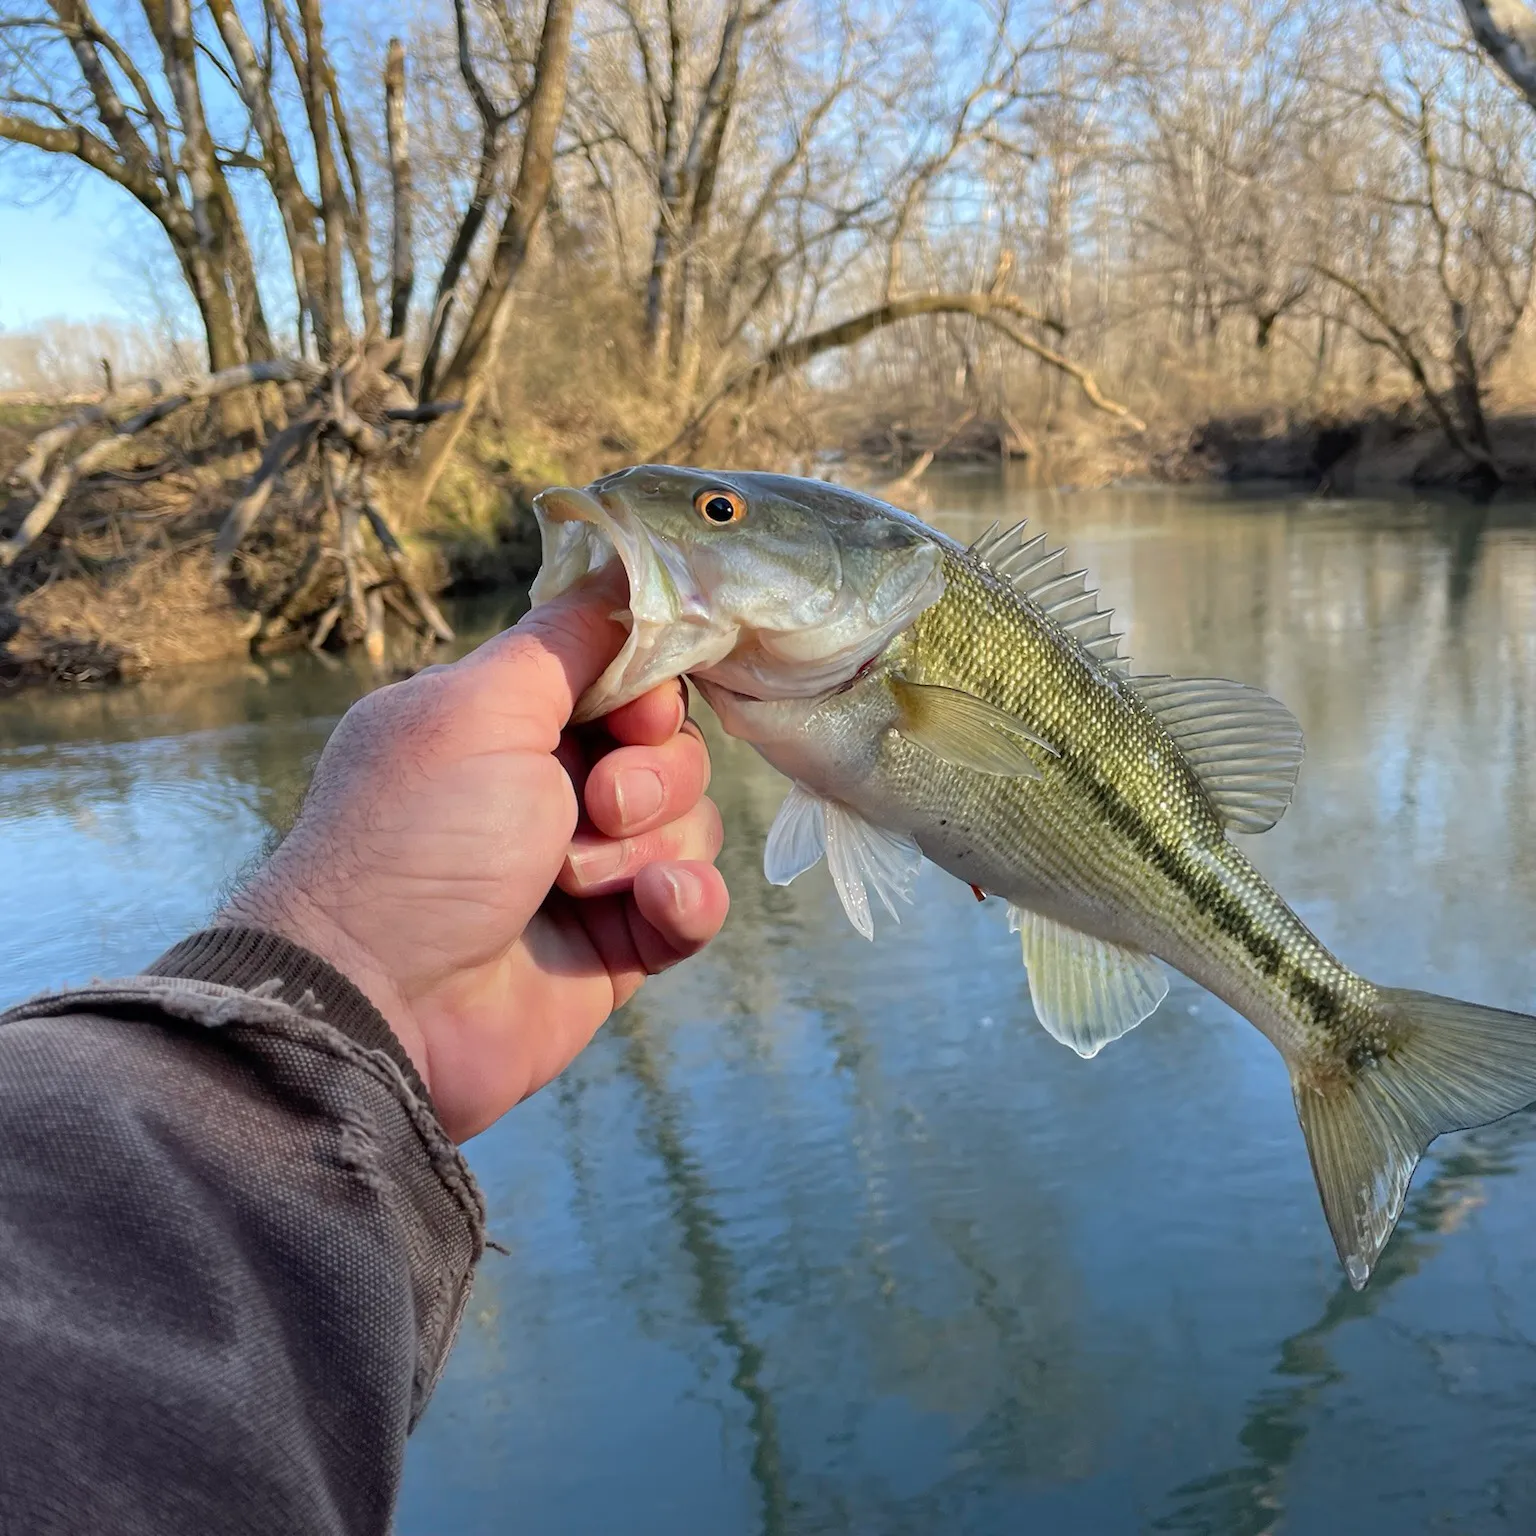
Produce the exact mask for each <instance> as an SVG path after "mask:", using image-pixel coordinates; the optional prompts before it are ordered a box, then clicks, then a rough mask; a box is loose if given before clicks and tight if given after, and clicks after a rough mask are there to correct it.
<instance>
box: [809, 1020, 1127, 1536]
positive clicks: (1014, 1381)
mask: <svg viewBox="0 0 1536 1536" xmlns="http://www.w3.org/2000/svg"><path fill="white" fill-rule="evenodd" d="M930 1001H931V1000H930V999H928V998H926V997H923V998H912V999H909V1006H912V1005H915V1006H917V1007H919V1008H921V1007H923V1006H924V1005H925V1004H928V1003H930ZM822 1018H823V1021H824V1022H823V1028H824V1029H825V1031H826V1033H827V1036H828V1038H829V1040H830V1042H831V1043H832V1045H833V1047H834V1049H835V1050H836V1053H837V1062H838V1067H839V1070H840V1071H842V1072H843V1073H845V1074H846V1075H847V1076H848V1078H849V1080H850V1084H851V1098H852V1108H853V1114H854V1123H853V1125H852V1126H851V1127H850V1132H849V1137H848V1143H849V1145H848V1154H847V1156H848V1161H849V1165H850V1169H851V1171H852V1173H853V1174H854V1176H855V1177H856V1179H857V1181H858V1183H857V1186H856V1189H855V1191H853V1192H851V1193H852V1195H853V1198H854V1199H855V1201H856V1206H857V1216H856V1219H857V1223H858V1241H857V1246H856V1247H855V1248H854V1249H853V1250H852V1252H851V1253H850V1264H853V1265H856V1266H857V1267H858V1268H859V1269H862V1270H864V1271H865V1272H866V1273H867V1274H868V1275H869V1277H870V1280H871V1281H872V1284H870V1285H869V1287H868V1289H867V1291H866V1292H865V1293H864V1294H863V1295H862V1296H861V1297H860V1298H859V1302H860V1304H859V1305H857V1307H856V1308H854V1309H852V1315H853V1317H854V1318H855V1319H856V1321H857V1324H858V1327H859V1332H860V1334H861V1335H862V1342H863V1344H864V1347H865V1349H866V1351H867V1356H868V1361H869V1370H870V1373H871V1375H872V1378H873V1383H874V1386H875V1389H876V1393H877V1395H887V1394H889V1395H897V1396H900V1397H901V1398H903V1399H904V1400H905V1401H906V1402H907V1403H908V1404H910V1405H911V1407H912V1408H914V1409H915V1410H917V1411H920V1412H925V1413H936V1414H944V1415H947V1416H950V1417H952V1418H953V1419H954V1420H955V1421H956V1424H957V1426H963V1427H962V1428H961V1432H960V1436H959V1438H958V1440H957V1442H956V1444H955V1446H954V1447H953V1449H952V1456H954V1457H958V1458H959V1460H960V1461H961V1463H962V1464H963V1465H964V1466H967V1467H968V1466H969V1465H971V1464H972V1463H975V1462H982V1461H984V1462H985V1464H986V1466H987V1467H988V1469H989V1473H990V1475H997V1474H1002V1475H1004V1476H1009V1477H1021V1478H1032V1479H1039V1480H1060V1479H1062V1478H1072V1477H1080V1476H1082V1475H1084V1474H1085V1473H1086V1471H1087V1470H1088V1467H1089V1464H1090V1461H1091V1457H1092V1449H1093V1445H1094V1443H1095V1440H1096V1438H1097V1433H1098V1429H1099V1427H1100V1421H1098V1420H1096V1419H1095V1418H1094V1415H1093V1414H1092V1412H1091V1411H1090V1405H1089V1403H1088V1402H1087V1401H1086V1398H1087V1397H1088V1396H1090V1395H1092V1393H1091V1389H1092V1387H1093V1378H1092V1373H1090V1372H1088V1371H1086V1370H1085V1369H1084V1368H1083V1364H1082V1351H1081V1346H1080V1342H1079V1337H1080V1330H1079V1328H1078V1327H1077V1310H1078V1301H1079V1298H1080V1297H1081V1294H1082V1283H1081V1280H1080V1278H1079V1277H1078V1276H1077V1274H1076V1272H1075V1260H1074V1257H1073V1254H1072V1251H1071V1246H1070V1243H1069V1241H1068V1232H1067V1224H1066V1222H1065V1221H1064V1219H1063V1217H1062V1213H1061V1212H1060V1211H1059V1210H1058V1209H1057V1207H1056V1205H1055V1203H1054V1201H1053V1200H1052V1199H1051V1198H1050V1197H1049V1196H1048V1194H1047V1193H1046V1191H1047V1190H1048V1189H1049V1188H1051V1187H1052V1186H1053V1184H1054V1182H1055V1180H1054V1174H1055V1170H1054V1169H1053V1168H1051V1167H1049V1166H1044V1167H1042V1166H1032V1164H1035V1163H1036V1162H1037V1160H1038V1159H1040V1158H1042V1157H1047V1156H1049V1153H1048V1152H1047V1151H1046V1150H1044V1149H1043V1148H1042V1147H1041V1145H1040V1143H1039V1141H1038V1140H1037V1139H1036V1138H1035V1137H1033V1136H1032V1135H1030V1134H1029V1133H1028V1131H1027V1129H1025V1128H1024V1127H1022V1126H1021V1124H1020V1120H1019V1117H1018V1116H1016V1115H1007V1116H999V1115H997V1114H994V1113H991V1112H989V1111H988V1110H986V1109H984V1108H982V1107H981V1106H979V1105H978V1103H977V1102H976V1100H975V1098H973V1097H972V1096H969V1095H967V1096H964V1098H963V1102H957V1097H958V1096H957V1095H956V1094H955V1093H953V1092H951V1091H949V1090H948V1087H947V1085H946V1084H945V1083H944V1081H943V1080H942V1078H933V1077H930V1075H929V1074H927V1073H921V1074H919V1075H917V1076H915V1077H914V1076H912V1075H908V1074H901V1073H891V1072H887V1071H886V1070H884V1069H883V1068H882V1065H881V1052H880V1047H879V1044H878V1042H877V1041H874V1040H872V1039H871V1038H870V1037H869V1034H868V1032H867V1031H866V1029H865V1025H864V1018H863V1014H862V1011H861V1010H860V1009H859V1008H858V1007H856V1006H854V1005H852V1004H850V1003H828V1004H827V1006H826V1007H825V1009H824V1010H823V1013H822ZM957 1481H962V1482H963V1481H964V1473H962V1474H961V1475H960V1477H959V1478H958V1479H957ZM934 1497H940V1493H939V1491H935V1494H934ZM919 1503H921V1501H919ZM902 1507H903V1510H904V1511H905V1513H906V1515H908V1516H910V1515H912V1514H913V1513H914V1510H915V1506H910V1505H907V1504H904V1505H903V1506H902ZM887 1513H889V1511H887Z"/></svg>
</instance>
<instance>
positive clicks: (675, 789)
mask: <svg viewBox="0 0 1536 1536" xmlns="http://www.w3.org/2000/svg"><path fill="white" fill-rule="evenodd" d="M708 787H709V751H708V749H707V748H706V747H705V745H704V743H703V741H702V740H701V739H700V738H699V737H698V736H697V735H695V734H694V732H693V730H692V729H691V728H690V729H688V730H684V731H682V732H680V733H679V734H678V735H676V736H674V737H673V738H672V739H671V740H670V741H668V742H665V743H663V744H662V745H661V746H655V747H651V746H643V747H615V748H614V749H613V751H611V752H608V753H605V754H604V755H603V756H602V757H600V758H599V759H598V760H597V761H596V762H595V763H593V764H592V766H591V768H590V769H589V771H588V773H587V780H586V784H585V786H584V787H583V790H582V801H583V804H584V805H585V806H586V811H587V816H588V818H589V819H590V820H591V822H592V825H593V826H594V827H595V828H596V829H597V830H598V831H599V832H601V833H603V834H604V835H605V836H607V837H636V836H638V835H639V834H641V833H643V832H650V831H652V830H654V829H655V828H657V827H662V826H665V825H666V824H667V823H668V822H669V821H676V820H677V819H678V817H679V816H682V815H684V814H685V813H686V812H687V811H688V810H689V809H690V808H691V807H692V806H694V805H696V804H697V803H698V800H699V797H700V796H701V795H702V794H703V793H704V791H705V790H706V789H707V788H708Z"/></svg>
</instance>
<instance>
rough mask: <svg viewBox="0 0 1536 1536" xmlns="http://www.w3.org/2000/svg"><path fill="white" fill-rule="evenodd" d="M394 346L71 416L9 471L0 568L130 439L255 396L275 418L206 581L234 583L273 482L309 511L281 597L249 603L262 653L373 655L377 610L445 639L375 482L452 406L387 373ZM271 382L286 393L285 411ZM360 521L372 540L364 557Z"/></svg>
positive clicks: (209, 378)
mask: <svg viewBox="0 0 1536 1536" xmlns="http://www.w3.org/2000/svg"><path fill="white" fill-rule="evenodd" d="M400 346H401V344H400V342H399V341H398V340H394V341H383V342H373V343H369V344H366V345H359V346H358V347H356V348H354V349H353V350H352V351H351V352H350V353H349V355H348V356H346V357H345V358H344V359H343V360H341V361H339V362H337V363H335V364H334V365H333V366H331V367H329V368H326V367H322V366H320V365H319V364H316V363H311V362H307V361H304V360H301V359H279V360H276V361H271V362H261V363H247V364H244V365H242V366H240V367H238V368H228V369H225V370H223V371H221V372H219V373H213V374H201V375H196V376H193V377H189V378H185V379H178V380H174V381H166V380H160V379H147V380H144V381H143V382H141V383H138V384H134V385H131V386H129V387H127V388H124V389H120V390H117V391H115V392H113V393H111V394H108V395H106V396H105V397H103V398H102V399H100V400H98V401H96V402H94V403H92V404H90V405H87V406H85V407H83V408H82V409H79V410H77V411H75V412H74V413H73V414H71V415H69V416H68V417H66V418H65V419H64V420H63V421H60V422H59V423H58V424H57V425H55V426H52V427H49V428H48V429H47V430H45V431H43V432H40V433H38V434H37V435H36V436H35V437H34V438H33V439H32V440H31V442H30V443H29V445H28V448H27V452H26V455H25V457H24V458H23V459H22V461H21V462H20V463H19V464H18V465H17V466H16V468H15V469H14V470H13V471H12V472H11V475H10V477H9V479H10V483H11V485H12V486H13V487H15V488H16V489H17V490H19V491H21V492H22V493H23V495H26V494H28V493H30V495H31V496H32V497H33V498H34V499H33V501H32V505H31V506H30V507H28V508H27V510H26V511H25V513H24V515H23V516H22V518H21V521H20V523H19V525H18V526H17V528H16V530H15V532H13V533H12V534H11V535H10V536H9V537H8V538H6V539H4V540H0V568H4V567H8V566H10V565H12V564H14V563H15V561H16V560H17V559H18V558H19V557H20V556H21V555H22V554H23V553H24V552H25V551H26V550H28V549H29V548H30V547H32V546H33V545H34V544H35V543H36V541H37V540H38V539H39V538H40V537H41V536H42V535H43V533H44V532H45V531H46V530H47V529H48V528H49V526H50V524H52V522H53V521H54V518H55V517H56V516H57V514H58V512H59V510H60V508H61V507H62V506H63V504H64V501H65V498H66V497H67V496H68V494H69V492H70V491H71V489H73V488H74V486H75V485H76V484H77V483H78V482H80V481H81V480H82V479H84V478H85V477H86V476H88V475H91V474H93V473H97V472H99V471H102V470H104V469H105V468H107V466H108V465H109V463H110V461H111V460H112V458H113V457H114V455H115V454H117V453H118V452H119V450H121V449H122V448H123V447H124V445H125V444H126V443H127V442H128V441H129V440H130V439H132V438H134V437H136V436H137V435H138V434H140V433H142V432H144V431H146V430H147V429H148V428H150V427H152V426H154V425H156V424H157V423H160V422H163V421H164V420H165V419H166V418H167V417H169V416H171V415H173V414H174V413H175V412H177V411H180V410H182V409H184V408H185V407H187V406H190V405H192V404H193V403H194V402H209V401H214V400H219V399H221V398H223V397H226V396H230V395H232V394H233V393H234V392H236V391H239V390H253V391H264V392H265V393H264V395H263V396H262V397H261V398H262V399H263V403H264V410H265V413H266V414H267V415H268V416H269V417H270V416H274V415H275V416H276V417H277V419H278V422H279V423H280V424H279V425H278V426H277V427H276V430H274V431H272V433H271V436H270V438H269V440H268V442H267V444H266V447H265V449H264V451H263V452H262V455H261V459H260V462H259V463H258V464H257V467H256V469H255V471H254V472H253V473H252V475H251V476H250V478H249V480H248V481H247V482H246V485H245V487H244V489H243V490H242V491H241V493H240V494H239V495H238V496H237V497H236V499H235V500H234V502H233V504H232V505H231V506H230V508H229V510H228V512H227V514H226V515H225V517H224V519H223V522H222V524H221V526H220V527H219V529H218V532H217V535H216V536H215V538H214V541H213V558H212V565H211V568H210V572H209V575H210V580H212V581H215V582H230V581H234V580H237V579H238V577H239V575H240V570H239V565H240V562H241V559H242V550H243V547H244V546H245V545H246V543H247V541H248V539H249V538H250V536H251V535H252V533H253V532H254V531H255V530H256V529H257V527H258V525H259V524H260V522H261V519H262V514H263V512H264V511H265V510H266V509H267V507H268V505H269V503H270V502H271V500H272V497H273V493H274V491H276V490H277V489H278V488H279V486H281V487H282V488H283V489H284V491H285V494H286V498H287V500H288V501H289V502H290V504H297V505H299V506H301V507H308V508H309V509H311V511H315V512H318V514H319V515H316V516H310V517H307V518H301V519H299V521H300V524H301V530H300V536H301V537H302V538H303V539H304V540H305V542H306V544H307V547H306V548H305V549H304V550H303V552H302V554H301V555H300V557H299V560H298V563H297V566H296V568H295V570H294V573H293V576H292V578H291V579H290V580H288V581H287V582H286V583H285V584H284V586H283V588H282V590H280V591H279V592H277V593H276V594H271V593H268V594H267V595H266V598H265V600H264V601H263V602H261V603H260V604H258V607H259V612H260V627H259V629H258V630H257V632H256V641H257V644H258V646H260V647H262V648H270V647H272V646H274V645H277V644H281V643H294V642H295V641H296V640H300V638H301V637H302V638H307V641H308V643H309V644H310V645H311V646H312V647H313V648H315V649H318V648H319V647H320V646H322V645H324V644H325V643H326V641H327V640H328V639H329V638H330V637H331V636H332V635H333V634H336V633H339V634H340V635H341V636H342V637H343V638H344V639H345V640H347V641H348V642H355V641H362V642H364V644H365V645H366V647H367V650H368V653H369V655H370V657H372V658H373V659H374V660H375V661H381V660H382V659H383V655H384V613H385V609H386V607H387V608H389V609H391V610H393V611H394V612H395V613H396V615H397V616H398V617H399V618H400V619H401V620H403V621H404V622H405V623H406V624H407V625H409V626H410V627H411V628H413V629H415V630H416V631H417V632H418V633H420V634H421V635H423V636H424V637H430V638H431V639H434V640H440V641H448V640H452V638H453V630H452V628H451V627H450V626H449V624H448V622H447V620H446V619H444V617H443V615H442V612H441V611H440V610H439V608H438V607H437V605H436V603H434V602H433V601H432V598H431V596H430V595H429V594H428V592H427V590H426V589H425V587H424V586H423V585H422V584H421V582H420V580H419V579H418V578H417V576H416V574H415V572H414V571H413V569H412V567H411V563H410V560H409V559H408V558H407V556H406V554H405V551H404V550H403V549H402V547H401V544H400V540H399V538H398V537H397V535H396V533H395V530H394V529H393V528H392V527H391V526H390V523H389V520H388V518H387V516H386V515H385V512H384V510H383V508H382V506H381V504H380V500H379V497H378V494H377V491H376V488H375V477H376V475H377V473H378V472H379V471H380V470H381V469H383V468H385V467H386V466H388V465H389V464H390V463H391V462H392V461H395V460H397V459H398V458H399V457H400V455H401V454H402V452H403V451H404V450H405V449H406V448H407V446H408V444H409V442H410V440H411V437H412V435H413V432H414V430H415V429H416V428H417V427H419V426H420V425H421V424H423V423H425V422H429V421H432V420H434V419H436V418H437V417H439V416H442V415H444V414H446V413H448V412H451V411H454V410H457V409H458V406H457V404H456V403H453V402H446V403H433V404H430V405H425V406H423V405H420V404H418V403H417V400H416V398H415V396H414V394H413V393H412V391H411V389H410V387H409V385H408V384H407V383H406V381H405V380H404V379H402V378H401V377H400V376H399V375H397V374H396V373H394V372H393V371H392V369H393V368H394V366H395V364H396V363H397V361H398V359H399V355H400ZM280 386H287V387H288V390H289V397H288V401H287V403H286V404H285V403H283V397H282V396H281V395H280V394H279V393H278V392H277V391H278V388H279V387H280ZM298 391H302V393H301V394H300V395H299V398H298V399H297V400H294V399H293V395H294V394H295V393H297V392H298ZM295 406H296V407H297V408H296V409H295V408H294V407H295ZM251 419H254V413H253V414H252V416H251ZM102 429H105V430H104V431H103V430H102ZM82 440H84V442H85V446H83V447H81V446H80V445H81V443H82ZM364 524H366V525H367V526H368V528H369V529H370V530H371V532H372V534H373V540H374V543H375V544H376V546H377V549H376V551H374V552H373V554H372V556H370V552H369V551H368V550H367V549H366V548H365V540H364V537H363V525H364ZM306 630H307V631H308V634H307V636H305V635H304V632H305V631H306Z"/></svg>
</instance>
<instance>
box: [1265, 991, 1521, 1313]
mask: <svg viewBox="0 0 1536 1536" xmlns="http://www.w3.org/2000/svg"><path fill="white" fill-rule="evenodd" d="M1378 995H1379V996H1380V999H1381V1004H1382V1008H1383V1010H1384V1012H1385V1013H1386V1016H1387V1018H1388V1020H1389V1021H1390V1031H1389V1037H1390V1039H1391V1041H1392V1043H1391V1045H1390V1047H1389V1048H1388V1050H1387V1052H1386V1053H1385V1054H1384V1055H1382V1056H1381V1057H1379V1058H1378V1059H1377V1060H1376V1061H1374V1062H1372V1063H1370V1064H1369V1065H1367V1066H1362V1067H1361V1068H1359V1069H1358V1071H1357V1072H1356V1074H1355V1075H1354V1076H1353V1078H1352V1079H1351V1080H1348V1081H1338V1082H1335V1083H1331V1084H1327V1085H1325V1086H1322V1087H1311V1086H1308V1085H1306V1084H1304V1083H1300V1082H1298V1081H1296V1079H1295V1077H1294V1076H1293V1078H1292V1082H1291V1087H1292V1091H1293V1092H1294V1094H1295V1096H1296V1113H1297V1115H1298V1116H1299V1117H1300V1119H1301V1128H1302V1130H1303V1131H1304V1132H1306V1137H1307V1151H1308V1152H1309V1153H1311V1156H1312V1172H1313V1174H1314V1175H1315V1176H1316V1178H1317V1188H1318V1193H1319V1194H1320V1195H1321V1196H1322V1197H1323V1210H1324V1212H1325V1213H1326V1215H1327V1217H1328V1226H1329V1228H1330V1230H1331V1231H1332V1233H1333V1241H1334V1243H1335V1245H1336V1246H1337V1248H1338V1250H1339V1258H1340V1259H1342V1260H1343V1262H1344V1269H1345V1272H1346V1273H1347V1274H1348V1275H1349V1283H1350V1284H1351V1285H1352V1286H1354V1288H1355V1289H1356V1290H1357V1291H1358V1290H1359V1289H1360V1288H1361V1287H1362V1286H1363V1285H1364V1284H1365V1282H1366V1281H1367V1280H1369V1279H1370V1277H1371V1266H1372V1265H1374V1264H1375V1262H1376V1257H1377V1255H1378V1254H1379V1253H1380V1252H1381V1250H1382V1249H1383V1248H1384V1247H1385V1246H1386V1242H1387V1239H1388V1238H1389V1237H1390V1236H1391V1235H1392V1228H1393V1227H1394V1226H1396V1225H1397V1218H1398V1216H1399V1215H1400V1214H1401V1213H1402V1209H1403V1197H1404V1196H1405V1195H1406V1194H1407V1192H1408V1181H1409V1179H1410V1178H1412V1177H1413V1170H1414V1168H1415V1167H1417V1165H1418V1161H1419V1158H1420V1156H1421V1155H1422V1154H1423V1152H1424V1149H1425V1148H1426V1147H1427V1146H1428V1145H1429V1144H1430V1142H1432V1141H1433V1140H1434V1139H1435V1137H1436V1136H1438V1135H1440V1134H1441V1133H1442V1132H1443V1131H1455V1130H1462V1129H1464V1128H1466V1127H1468V1126H1473V1125H1486V1124H1487V1122H1488V1121H1490V1120H1498V1119H1500V1118H1502V1117H1503V1116H1504V1115H1508V1114H1512V1113H1513V1112H1514V1111H1515V1110H1517V1109H1522V1108H1524V1106H1525V1105H1527V1104H1529V1103H1531V1102H1532V1101H1533V1100H1536V1018H1530V1017H1528V1016H1527V1015H1525V1014H1523V1013H1506V1012H1504V1011H1503V1010H1502V1009H1499V1008H1480V1007H1478V1006H1477V1005H1476V1004H1474V1003H1459V1002H1457V1001H1456V1000H1455V999H1454V998H1450V997H1435V996H1434V995H1433V994H1432V993H1429V992H1408V991H1402V990H1399V989H1397V988H1394V987H1382V988H1380V989H1379V992H1378Z"/></svg>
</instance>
